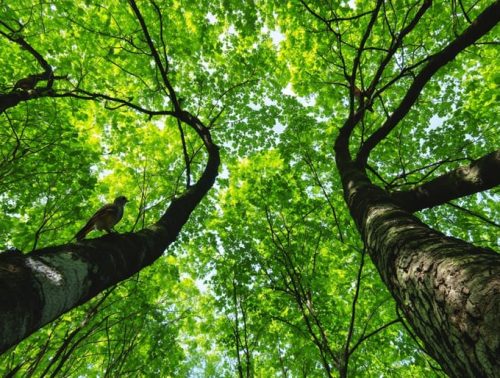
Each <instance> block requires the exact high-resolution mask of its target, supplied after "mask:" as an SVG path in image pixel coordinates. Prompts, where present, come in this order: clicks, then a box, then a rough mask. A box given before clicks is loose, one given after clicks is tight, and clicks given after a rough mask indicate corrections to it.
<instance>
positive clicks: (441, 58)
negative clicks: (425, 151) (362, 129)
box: [356, 1, 500, 167]
mask: <svg viewBox="0 0 500 378" xmlns="http://www.w3.org/2000/svg"><path fill="white" fill-rule="evenodd" d="M499 20H500V1H495V2H494V3H493V4H492V5H490V6H489V7H487V8H486V9H485V10H484V11H483V12H482V13H481V14H480V15H479V16H478V17H477V18H476V19H475V20H474V22H473V23H472V24H471V25H470V26H469V27H468V28H467V29H466V30H465V31H464V32H463V33H462V34H461V35H460V36H458V37H457V38H456V39H455V40H453V41H452V42H451V43H450V44H448V46H446V47H445V48H444V49H443V50H441V51H440V52H439V53H437V54H435V55H434V56H433V57H432V58H431V59H430V60H429V62H428V63H427V65H426V66H425V67H424V68H423V69H422V71H420V73H419V74H418V75H417V76H416V77H415V80H414V81H413V83H412V85H411V86H410V88H409V89H408V91H407V93H406V95H405V97H404V98H403V100H402V101H401V103H400V104H399V106H398V107H397V109H396V110H395V111H394V112H393V113H392V115H391V116H390V117H389V118H388V119H387V120H386V122H385V123H384V124H383V125H382V126H381V127H380V128H379V129H378V130H377V131H375V132H374V133H373V134H372V135H371V136H370V137H369V138H368V139H367V140H366V142H365V143H364V144H363V146H362V147H361V148H360V150H359V153H358V155H357V158H356V161H357V163H358V165H360V166H362V167H364V166H366V162H367V160H368V156H369V154H370V152H371V151H372V150H373V149H374V148H375V146H377V144H378V143H380V142H381V141H382V140H383V139H384V138H385V137H386V136H387V135H389V133H390V132H391V131H392V130H393V129H394V128H395V127H396V125H397V124H398V123H399V122H400V121H401V120H402V119H403V117H405V116H406V114H407V113H408V112H409V111H410V109H411V107H412V106H413V104H414V103H415V101H416V100H417V98H418V97H419V95H420V92H421V91H422V89H423V88H424V86H425V85H426V84H427V83H428V82H429V80H430V79H431V78H432V76H433V75H434V74H435V73H436V72H437V71H438V70H439V69H440V68H441V67H443V66H445V65H446V64H448V63H449V62H450V61H452V60H453V59H455V57H456V56H457V55H458V53H460V52H461V51H463V50H464V49H466V48H467V47H469V46H470V45H472V44H473V43H474V42H476V41H477V40H478V39H479V38H481V37H482V36H484V35H485V34H486V33H488V32H489V31H490V30H491V29H492V28H493V27H494V26H495V25H496V24H497V23H498V21H499Z"/></svg>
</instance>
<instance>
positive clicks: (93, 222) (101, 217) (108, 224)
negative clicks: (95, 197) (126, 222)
mask: <svg viewBox="0 0 500 378" xmlns="http://www.w3.org/2000/svg"><path fill="white" fill-rule="evenodd" d="M127 202H128V200H127V198H126V197H124V196H120V197H117V198H116V199H115V201H114V202H113V203H108V204H106V205H104V206H103V207H101V208H100V209H99V210H97V212H96V213H95V214H94V215H92V218H90V219H89V221H88V222H87V224H86V225H85V226H83V228H82V229H81V230H80V231H78V232H77V234H76V235H75V238H76V240H78V241H80V240H82V239H84V238H85V236H87V234H88V233H89V232H90V231H92V230H99V231H101V230H105V231H106V232H108V233H110V232H112V231H113V227H114V225H115V224H117V223H118V222H119V221H120V219H122V217H123V207H124V206H125V204H126V203H127Z"/></svg>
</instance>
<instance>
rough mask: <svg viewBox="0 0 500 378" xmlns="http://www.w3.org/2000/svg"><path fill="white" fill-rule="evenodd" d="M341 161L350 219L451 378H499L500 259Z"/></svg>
mask: <svg viewBox="0 0 500 378" xmlns="http://www.w3.org/2000/svg"><path fill="white" fill-rule="evenodd" d="M336 149H342V148H341V146H339V145H337V146H336ZM339 152H340V151H339ZM339 156H340V157H339ZM341 156H342V154H341V153H339V154H337V167H338V168H339V171H340V174H341V178H342V183H343V188H344V196H345V200H346V202H347V204H348V207H349V210H350V213H351V215H352V217H353V219H354V221H355V222H356V225H357V228H358V230H359V232H360V233H361V236H362V238H363V240H364V243H365V245H366V247H367V250H368V252H369V254H370V256H371V258H372V260H373V262H374V264H375V265H376V266H377V269H378V271H379V273H380V275H381V277H382V279H383V281H384V283H385V284H386V285H387V287H388V289H389V291H390V292H391V294H392V295H393V297H394V299H395V300H396V302H397V304H398V306H399V307H400V308H401V310H402V311H403V313H404V315H405V317H406V319H407V320H408V321H409V322H410V324H411V326H412V328H413V329H414V331H415V332H416V333H417V335H418V336H419V337H420V338H421V339H422V340H423V342H424V345H425V349H426V350H427V352H428V353H429V354H430V355H431V356H432V357H434V358H435V359H436V361H438V363H439V364H440V365H441V366H442V368H443V369H444V370H445V371H446V373H448V374H449V375H450V376H453V377H494V376H497V374H498V372H499V371H500V360H499V359H498V356H499V355H500V322H499V321H498V314H499V313H500V255H499V254H497V253H495V252H494V251H492V250H489V249H485V248H479V247H475V246H473V245H471V244H469V243H466V242H464V241H462V240H459V239H455V238H451V237H447V236H445V235H443V234H441V233H440V232H437V231H435V230H433V229H431V228H429V227H427V226H426V225H425V224H423V223H422V222H420V221H419V220H418V219H417V218H415V217H414V216H413V215H411V214H410V213H408V212H407V211H405V210H404V209H402V208H401V207H399V206H398V205H397V204H396V203H395V202H394V201H393V199H392V198H391V197H390V195H389V194H388V193H387V192H385V191H384V190H382V189H381V188H379V187H377V186H375V185H373V184H372V183H371V182H370V181H369V179H368V177H367V176H366V174H365V172H364V171H362V170H361V169H360V168H359V167H358V166H357V165H356V164H355V163H354V162H352V161H350V160H347V159H343V158H342V157H341ZM344 157H345V154H344Z"/></svg>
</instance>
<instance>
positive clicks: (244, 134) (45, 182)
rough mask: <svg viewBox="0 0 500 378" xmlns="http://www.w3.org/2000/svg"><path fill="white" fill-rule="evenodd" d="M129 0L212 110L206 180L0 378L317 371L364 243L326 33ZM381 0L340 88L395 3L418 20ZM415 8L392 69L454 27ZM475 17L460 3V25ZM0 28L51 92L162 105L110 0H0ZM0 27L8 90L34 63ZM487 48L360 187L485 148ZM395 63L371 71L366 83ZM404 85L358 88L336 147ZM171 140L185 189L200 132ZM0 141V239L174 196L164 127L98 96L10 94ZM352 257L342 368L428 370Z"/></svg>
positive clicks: (177, 78)
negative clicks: (160, 239) (42, 62)
mask: <svg viewBox="0 0 500 378" xmlns="http://www.w3.org/2000/svg"><path fill="white" fill-rule="evenodd" d="M137 3H138V6H139V8H140V9H141V12H142V14H143V16H144V19H145V21H146V23H147V25H148V29H149V31H150V34H151V38H152V40H153V41H154V43H156V44H157V46H162V47H160V48H159V51H160V52H161V54H162V57H161V59H163V61H164V62H165V59H166V58H167V57H168V75H169V79H170V81H171V83H172V86H173V87H174V89H175V90H176V93H177V96H178V98H182V99H183V101H182V106H183V108H184V109H185V110H188V111H190V112H192V113H193V114H196V115H197V116H198V117H199V118H200V119H202V120H203V121H205V122H206V123H207V124H208V123H209V122H210V121H211V120H214V121H215V122H214V123H213V125H212V127H211V131H212V136H213V138H214V141H215V142H216V144H218V145H219V146H221V155H222V160H223V162H222V169H221V172H220V176H219V178H218V181H217V183H216V187H215V188H214V190H213V191H212V192H211V193H210V195H209V197H208V198H206V199H205V200H204V202H203V203H202V204H201V206H199V207H198V208H197V210H196V212H195V213H194V214H193V215H192V216H191V218H190V221H189V223H188V224H187V226H186V227H185V229H184V230H183V233H182V234H181V235H180V236H179V238H178V240H177V242H176V243H175V245H174V246H173V247H172V248H171V249H169V250H168V251H167V252H166V253H165V256H164V257H163V258H161V259H160V260H159V261H158V262H157V263H156V264H154V265H153V266H152V267H150V268H148V269H145V270H143V271H141V272H140V274H138V275H137V276H136V277H134V278H133V279H130V280H128V281H126V282H124V283H122V284H120V285H118V286H117V287H115V288H113V289H111V290H110V291H109V292H108V293H102V294H101V295H100V296H99V297H97V298H95V299H94V300H92V301H91V302H89V303H87V304H85V305H83V306H81V307H80V308H78V309H75V310H73V311H71V312H70V313H68V314H66V315H64V316H63V317H61V318H60V319H58V320H56V321H55V322H53V323H52V324H49V325H47V326H46V327H44V328H43V329H42V330H40V331H39V332H37V333H35V334H34V335H32V336H31V337H30V338H28V339H27V340H25V341H23V342H22V343H20V344H19V345H18V346H17V347H16V348H14V349H12V350H11V351H10V352H8V353H6V354H4V355H3V356H1V357H0V366H1V369H0V372H1V373H2V374H7V373H9V372H12V371H15V372H16V374H15V376H16V377H17V376H19V377H23V376H41V375H43V374H48V375H51V374H55V375H56V376H89V377H92V376H96V377H97V376H104V375H110V376H161V377H169V376H171V377H182V376H204V377H224V376H227V377H230V376H236V375H237V374H238V371H240V372H241V373H242V375H247V373H248V375H251V376H257V377H267V376H293V377H297V376H308V377H309V376H311V377H322V376H325V368H324V363H323V362H322V361H323V360H326V361H327V364H329V365H330V367H331V368H332V374H334V375H335V374H337V372H336V369H335V368H334V366H335V361H336V359H339V358H341V356H342V355H343V352H344V350H343V348H344V347H345V343H346V340H347V338H348V337H349V336H348V335H349V327H350V322H351V315H352V304H353V301H354V298H355V295H356V285H357V275H358V272H359V268H360V262H361V260H362V253H363V251H362V249H363V246H362V243H361V241H360V240H359V238H358V234H357V231H356V229H355V227H354V225H353V224H352V221H351V218H350V215H349V213H348V211H347V210H346V207H345V205H344V199H343V197H342V188H341V184H340V179H339V177H338V175H337V173H336V171H335V168H334V167H335V160H334V159H335V157H334V156H333V148H332V146H333V143H334V140H335V138H336V136H337V133H338V129H339V128H340V126H342V123H343V121H344V120H345V118H346V116H347V115H348V112H349V90H348V85H347V83H346V82H345V77H344V74H343V72H342V70H340V69H339V63H338V62H337V61H335V59H334V56H335V51H336V49H338V48H339V46H338V44H337V41H336V39H335V38H334V37H333V36H332V34H331V33H328V30H326V28H325V25H324V23H322V22H320V21H319V20H318V19H317V18H315V17H313V16H312V15H311V13H309V12H307V11H305V8H304V6H303V5H302V4H301V3H300V2H297V1H288V2H284V1H274V2H273V1H264V2H260V1H257V2H254V1H236V0H224V1H208V0H202V1H196V2H193V1H179V0H169V1H157V2H156V3H153V2H139V1H138V2H137ZM326 3H327V2H324V1H311V4H309V7H310V9H311V10H312V11H314V12H318V14H323V16H324V17H330V16H332V14H333V13H331V9H330V12H329V8H328V7H327V6H325V4H326ZM353 3H354V4H356V6H355V8H352V7H351V5H352V4H353ZM373 3H374V2H372V1H353V2H338V3H337V2H334V3H333V4H334V5H335V7H334V8H335V12H336V14H338V15H339V16H341V17H352V16H354V15H355V14H358V13H362V12H365V11H369V10H371V9H372V8H373ZM392 3H393V5H394V4H396V3H397V4H396V5H397V8H391V7H389V6H388V7H387V8H386V9H384V10H385V12H386V16H387V23H384V22H377V23H376V24H375V26H374V29H373V33H372V34H371V35H370V37H369V39H368V41H367V43H368V44H369V45H370V46H373V47H374V48H373V49H370V50H369V51H368V52H367V53H366V54H364V55H363V57H362V60H361V62H360V66H361V67H362V69H363V75H364V82H363V83H361V82H359V83H357V85H359V86H360V87H364V85H366V83H368V82H369V80H370V79H371V78H372V77H373V76H374V75H375V69H376V65H377V64H378V62H380V61H381V59H382V58H383V56H384V51H385V50H384V49H387V47H388V46H387V43H388V41H389V39H388V35H389V34H388V33H389V32H390V31H389V29H388V24H389V25H390V26H391V27H392V28H394V29H401V28H402V26H403V24H404V22H405V19H404V17H403V15H404V14H405V13H406V11H408V10H409V11H410V13H409V15H410V16H413V15H414V14H415V12H416V11H417V7H413V5H414V4H413V2H410V1H401V2H392ZM435 3H437V4H434V5H433V7H432V9H431V10H430V11H429V13H428V14H427V15H426V17H425V19H424V22H423V23H422V24H421V25H419V26H418V27H417V28H416V29H415V30H414V31H413V33H412V34H410V35H409V36H408V38H407V39H405V44H404V47H403V51H402V52H401V56H400V58H401V59H404V60H405V64H412V63H416V62H418V61H419V60H421V59H423V58H425V57H426V56H428V55H429V54H432V53H435V52H436V51H438V50H439V49H440V48H442V46H443V44H444V43H445V42H447V41H450V40H451V39H453V38H454V36H455V34H454V33H456V32H459V31H461V30H463V29H464V28H465V26H466V22H465V21H464V19H463V17H456V16H454V15H453V14H452V10H450V6H449V4H448V3H445V2H435ZM464 3H465V2H464ZM155 4H156V5H155ZM396 5H394V6H396ZM470 5H472V4H469V6H470ZM477 13H478V10H477V9H476V8H473V9H472V10H471V13H470V16H471V17H473V16H475V15H476V14H477ZM160 14H161V17H160V16H159V15H160ZM0 21H2V22H5V23H6V24H8V25H11V26H12V27H13V28H16V29H20V31H19V32H18V33H19V35H20V36H22V37H23V38H25V39H26V40H27V41H28V42H29V44H30V45H31V46H33V47H34V48H35V49H36V50H37V51H38V52H39V53H40V54H41V55H42V56H43V57H44V58H45V59H46V60H47V61H48V62H49V64H50V65H51V66H52V67H53V68H54V72H55V74H56V75H68V79H67V80H57V81H55V83H54V91H55V92H56V93H58V94H64V93H69V92H72V91H75V89H82V90H85V91H86V92H87V93H99V94H105V95H107V96H109V97H113V98H118V99H121V100H124V101H128V102H132V103H133V104H135V105H137V107H141V108H144V109H149V110H161V111H171V110H172V109H173V108H172V102H171V100H170V99H169V98H168V95H167V92H166V89H165V86H164V83H163V81H162V79H161V73H160V72H159V69H158V67H157V66H156V64H155V63H154V61H153V59H152V57H151V54H150V52H149V48H148V45H147V42H146V40H145V38H144V36H143V34H142V31H141V29H140V24H139V22H138V20H137V18H136V17H135V16H134V14H133V12H132V11H131V9H130V7H129V6H128V4H127V3H126V2H122V1H107V2H99V1H91V0H86V1H64V0H57V1H53V2H50V3H47V2H39V3H36V4H34V3H33V2H32V1H25V0H16V1H15V2H14V1H4V2H2V3H1V4H0ZM368 21H369V17H362V18H359V19H356V20H355V21H350V22H344V23H342V24H341V26H340V28H341V29H340V30H339V33H341V34H342V35H343V36H344V42H345V45H344V46H342V48H343V49H344V52H345V55H344V57H345V59H346V65H347V66H349V67H350V66H352V64H353V62H354V60H355V57H356V49H355V48H353V47H352V46H356V45H358V44H359V42H360V41H361V39H362V38H363V31H364V30H365V28H366V26H367V24H368ZM21 26H22V28H21ZM0 31H2V32H5V33H7V31H6V30H5V28H4V25H0ZM429 31H431V32H429ZM495 37H498V31H497V32H496V34H495V33H492V36H491V39H494V38H495ZM0 38H1V41H2V43H0V65H1V67H2V73H3V75H2V77H0V92H1V93H8V92H9V91H10V90H12V87H13V85H14V83H15V82H16V81H17V80H19V79H21V78H23V77H26V76H27V75H29V74H32V73H37V72H41V71H42V69H41V68H40V66H39V64H38V63H37V61H36V60H35V59H34V57H33V56H32V55H31V54H30V53H29V52H27V51H25V50H23V49H21V48H20V46H19V45H17V44H16V43H14V42H12V41H8V40H7V39H6V38H5V37H4V36H3V35H1V36H0ZM163 46H164V48H163ZM498 58H499V57H498V49H497V48H496V47H495V46H494V45H489V44H487V45H481V46H473V47H472V48H471V49H470V50H468V51H467V53H466V54H462V55H460V57H459V59H457V61H455V62H453V63H452V64H450V65H448V66H446V67H445V69H443V70H442V71H440V72H439V74H438V75H436V77H435V79H434V80H432V81H431V83H430V84H429V85H428V86H427V87H426V88H425V89H424V91H423V92H422V93H421V95H420V97H419V99H418V103H417V104H416V106H415V107H414V109H412V111H411V112H410V113H409V114H408V115H407V116H406V117H405V119H404V120H403V121H402V122H401V124H400V125H399V126H398V128H397V129H396V130H395V132H393V133H391V134H390V135H389V137H388V138H386V139H385V140H384V141H383V142H382V143H381V144H380V145H379V146H377V148H376V149H375V150H374V151H373V153H372V155H371V158H370V161H369V164H370V166H371V167H372V168H373V169H374V171H376V172H377V175H375V174H374V175H373V180H374V181H375V182H377V183H379V184H380V185H382V186H387V187H390V188H403V189H404V188H410V187H411V186H412V185H415V184H417V183H419V182H420V181H421V180H422V179H425V178H427V176H428V174H429V173H430V172H433V173H434V174H441V173H444V172H446V171H448V170H450V169H453V168H456V167H457V166H459V165H462V164H464V163H465V162H466V161H467V159H473V158H478V157H480V156H481V155H483V154H485V153H487V152H490V151H491V150H492V149H494V148H495V146H498V145H499V142H500V140H499V136H498V132H497V130H496V129H497V126H498V123H497V121H496V118H497V114H498V84H499V81H500V80H499V78H500V72H499V71H498V67H497V66H498V65H495V64H492V62H495V61H498ZM399 69H400V67H398V65H396V64H394V65H391V66H390V67H389V69H388V71H387V72H385V73H384V76H383V77H382V79H381V84H380V85H381V86H383V85H385V84H387V83H388V82H390V80H391V79H392V78H393V77H394V76H395V75H397V74H398V73H399ZM410 83H411V78H410V77H407V78H404V79H402V80H400V81H398V82H397V83H396V84H395V85H393V86H391V87H390V88H389V89H388V90H387V91H385V92H384V93H383V95H381V96H380V97H379V98H377V99H376V100H375V103H374V108H375V110H376V111H375V112H374V113H373V114H372V113H369V114H367V115H366V118H365V123H364V125H366V127H365V128H359V129H356V130H355V131H354V136H353V138H354V143H353V145H354V147H358V146H359V145H360V144H361V143H362V141H363V140H365V138H366V137H367V135H369V133H371V132H373V131H374V130H376V128H378V127H379V126H380V125H381V123H382V121H383V119H384V118H383V117H382V115H383V114H384V112H386V111H387V112H390V111H392V110H394V109H395V108H396V106H397V105H398V104H399V102H400V101H401V99H402V98H403V96H404V95H405V93H406V91H407V90H408V87H409V85H410ZM80 95H82V94H81V93H80ZM219 113H220V114H219ZM217 115H219V116H217ZM183 132H184V133H185V142H186V152H187V153H188V155H189V157H190V158H191V163H190V170H191V180H192V182H193V181H194V180H196V178H198V177H199V175H200V173H201V171H202V169H203V167H204V163H205V160H206V156H205V154H204V152H203V150H202V148H201V147H202V143H201V141H200V140H199V138H198V136H197V135H196V134H195V133H194V132H192V131H191V130H188V129H186V128H184V129H183ZM0 140H1V143H0V189H1V194H0V207H1V212H0V231H1V233H0V246H1V249H2V250H3V249H7V248H10V247H17V248H19V249H21V250H23V251H24V252H29V251H31V250H32V249H35V248H40V247H44V246H47V245H56V244H61V243H66V242H68V241H70V240H71V238H72V237H73V235H74V234H75V232H76V231H77V230H78V229H79V227H81V226H82V225H83V224H84V222H85V220H86V219H87V218H88V217H89V216H90V215H91V214H92V213H93V211H94V210H95V209H96V208H98V207H99V206H100V205H101V204H102V203H104V202H109V201H111V200H112V199H113V198H114V197H115V196H117V195H126V196H127V197H128V198H130V199H131V202H130V203H129V204H127V207H126V211H125V216H124V219H123V221H122V222H121V223H120V224H119V225H118V226H117V230H119V231H131V230H137V229H141V228H143V227H145V226H148V225H150V224H152V223H153V222H154V221H155V220H157V219H158V217H159V216H160V215H161V214H162V213H163V211H164V210H165V209H166V207H167V206H168V203H169V201H170V199H171V198H172V197H173V196H176V195H178V194H179V193H181V192H182V191H183V190H185V186H184V185H185V181H186V178H185V175H186V166H185V161H184V157H183V147H182V142H181V138H180V131H179V129H178V125H177V123H176V121H174V120H173V119H171V118H168V117H164V116H149V115H147V114H144V113H141V112H140V111H138V110H137V109H133V108H130V107H127V106H122V104H120V103H116V102H113V101H107V100H103V99H102V98H99V100H98V101H90V100H85V99H78V98H74V97H60V98H59V97H46V98H40V99H36V100H30V101H26V102H22V103H20V104H19V105H17V106H15V107H13V108H10V109H8V110H7V111H5V112H4V113H3V114H1V115H0ZM439 161H442V162H443V164H441V165H439V166H437V167H434V166H430V165H431V164H433V163H436V162H439ZM422 167H427V168H425V169H422ZM434 168H436V170H435V171H432V170H433V169H434ZM408 172H413V173H411V174H410V175H408V176H404V177H402V175H401V174H402V173H408ZM382 178H383V180H382ZM389 184H391V185H389ZM496 203H498V192H496V194H495V191H490V192H487V193H482V194H481V195H477V196H473V197H470V198H465V199H461V200H459V201H456V204H455V205H460V206H461V207H464V208H467V209H469V210H470V211H471V212H473V213H476V214H480V215H481V216H482V217H484V218H489V219H494V217H495V216H496V217H498V211H497V212H496V213H495V211H494V210H495V208H497V207H498V206H496V207H495V204H496ZM420 216H421V217H422V219H423V220H424V221H426V222H428V223H429V225H431V226H434V227H436V228H438V229H440V230H442V231H444V232H447V233H449V234H452V235H454V236H456V237H460V238H463V239H466V240H469V241H472V242H475V243H479V244H482V245H485V246H489V247H492V246H496V245H497V243H498V240H497V237H496V236H495V235H496V233H495V231H496V230H497V228H495V226H494V225H492V224H491V223H488V222H484V220H482V219H480V218H478V217H477V216H474V215H471V214H470V213H468V215H466V216H464V214H463V211H462V210H459V209H458V208H457V207H449V206H443V207H440V208H437V209H433V210H429V211H425V212H423V213H422V214H421V215H420ZM496 223H497V226H496V227H498V219H497V220H496ZM96 236H97V234H90V235H89V237H96ZM368 260H369V259H368V257H366V258H365V264H364V267H363V270H362V273H361V283H360V291H359V298H358V299H357V302H356V315H355V318H354V320H355V321H354V324H353V329H352V335H351V336H352V338H351V340H350V347H351V348H352V347H353V346H354V345H356V343H357V342H358V341H360V343H359V345H358V346H357V347H356V349H355V350H354V351H353V353H352V355H351V356H350V360H349V370H348V371H349V376H355V377H374V376H388V377H418V376H422V377H423V376H425V377H429V376H441V373H439V371H436V370H435V363H434V362H432V361H431V359H430V358H428V357H427V356H426V354H425V353H424V352H423V351H422V350H421V349H420V348H419V345H418V342H417V340H415V339H414V337H413V335H411V334H410V333H409V332H408V331H407V329H406V327H404V326H403V324H402V323H401V322H395V323H394V324H392V325H390V326H388V327H387V328H385V327H384V326H385V325H387V324H388V323H389V322H392V321H396V320H398V314H397V311H396V309H395V307H394V303H393V302H392V300H391V298H390V295H389V293H388V292H387V290H386V289H385V287H384V286H383V284H382V283H381V281H380V279H379V278H378V273H377V271H376V269H375V268H374V266H373V265H372V264H371V262H370V261H368ZM311 324H312V325H311ZM379 329H380V331H379V332H375V331H377V330H379ZM372 332H374V335H373V336H372V337H369V338H366V340H365V339H364V337H365V336H367V335H369V334H370V333H372ZM71 335H73V336H71ZM322 337H324V340H323V341H322V342H318V341H315V338H316V339H321V338H322ZM361 341H362V342H361ZM238 351H239V352H238ZM89 361H90V362H89ZM239 369H241V370H239Z"/></svg>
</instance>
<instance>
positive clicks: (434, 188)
mask: <svg viewBox="0 0 500 378" xmlns="http://www.w3.org/2000/svg"><path fill="white" fill-rule="evenodd" d="M499 172H500V150H497V151H494V152H492V153H490V154H488V155H486V156H483V157H482V158H481V159H478V160H475V161H474V162H472V163H471V164H469V165H467V166H464V167H460V168H457V169H455V170H454V171H451V172H448V173H446V174H444V175H442V176H439V177H437V178H435V179H434V180H431V181H429V182H426V183H425V184H423V185H420V186H418V187H416V188H413V189H411V190H407V191H401V192H394V193H392V198H393V199H394V201H395V202H396V203H397V204H399V205H400V206H401V207H404V209H405V210H407V211H409V212H412V213H413V212H415V211H419V210H422V209H428V208H431V207H434V206H438V205H442V204H444V203H446V202H448V201H451V200H453V199H456V198H460V197H464V196H468V195H471V194H474V193H478V192H482V191H483V190H487V189H491V188H493V187H495V186H497V185H500V173H499Z"/></svg>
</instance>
